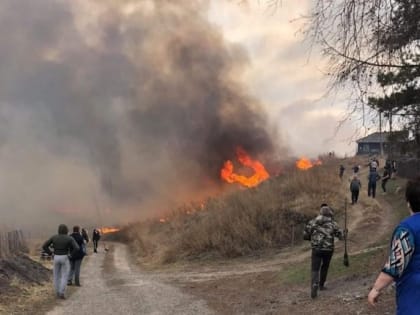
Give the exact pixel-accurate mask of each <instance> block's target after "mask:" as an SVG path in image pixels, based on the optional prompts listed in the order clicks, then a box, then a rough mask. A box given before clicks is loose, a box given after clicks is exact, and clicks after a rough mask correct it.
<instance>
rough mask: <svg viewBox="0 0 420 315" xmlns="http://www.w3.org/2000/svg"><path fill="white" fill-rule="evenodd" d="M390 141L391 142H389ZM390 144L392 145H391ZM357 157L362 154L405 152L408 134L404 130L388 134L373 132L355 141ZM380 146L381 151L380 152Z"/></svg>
mask: <svg viewBox="0 0 420 315" xmlns="http://www.w3.org/2000/svg"><path fill="white" fill-rule="evenodd" d="M390 140H391V141H390ZM391 142H392V145H391ZM356 143H357V153H356V154H357V155H363V154H368V155H372V154H381V153H383V154H391V152H390V151H391V150H392V152H393V153H394V154H395V153H397V152H399V153H402V152H404V151H406V146H407V145H408V143H409V142H408V132H407V131H406V130H398V131H393V132H392V135H391V133H390V132H374V133H372V134H370V135H368V136H366V137H364V138H360V139H358V140H356ZM381 144H382V151H381Z"/></svg>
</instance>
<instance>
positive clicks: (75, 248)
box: [70, 237, 80, 256]
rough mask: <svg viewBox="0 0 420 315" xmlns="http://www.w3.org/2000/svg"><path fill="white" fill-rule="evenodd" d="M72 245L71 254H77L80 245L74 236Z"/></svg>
mask: <svg viewBox="0 0 420 315" xmlns="http://www.w3.org/2000/svg"><path fill="white" fill-rule="evenodd" d="M70 246H71V247H72V249H73V250H72V251H71V254H70V255H71V256H75V255H76V254H77V252H78V251H79V250H80V247H79V245H78V244H77V243H76V241H75V240H74V238H73V237H71V244H70Z"/></svg>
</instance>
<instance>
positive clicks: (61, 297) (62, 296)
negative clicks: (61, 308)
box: [58, 294, 66, 300]
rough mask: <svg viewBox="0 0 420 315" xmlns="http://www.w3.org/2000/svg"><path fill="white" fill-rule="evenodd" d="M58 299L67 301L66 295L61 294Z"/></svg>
mask: <svg viewBox="0 0 420 315" xmlns="http://www.w3.org/2000/svg"><path fill="white" fill-rule="evenodd" d="M58 298H59V299H62V300H65V299H66V296H65V295H64V294H59V295H58Z"/></svg>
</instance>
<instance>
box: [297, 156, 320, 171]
mask: <svg viewBox="0 0 420 315" xmlns="http://www.w3.org/2000/svg"><path fill="white" fill-rule="evenodd" d="M321 164H322V162H321V160H319V159H318V160H316V161H314V162H311V161H310V160H309V159H307V158H305V157H302V158H300V159H299V160H297V161H296V167H297V168H298V169H300V170H303V171H306V170H308V169H310V168H312V167H314V166H315V165H321Z"/></svg>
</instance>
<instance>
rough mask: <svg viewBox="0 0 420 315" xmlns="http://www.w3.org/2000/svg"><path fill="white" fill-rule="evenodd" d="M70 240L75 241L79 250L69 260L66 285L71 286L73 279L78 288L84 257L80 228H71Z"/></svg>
mask: <svg viewBox="0 0 420 315" xmlns="http://www.w3.org/2000/svg"><path fill="white" fill-rule="evenodd" d="M70 236H71V237H72V238H74V240H75V241H76V243H77V245H79V250H78V251H77V252H76V253H75V254H74V255H72V257H71V259H70V272H69V276H68V279H67V285H73V278H74V284H75V285H76V286H78V287H80V267H81V265H82V260H83V257H85V252H84V248H86V247H84V245H85V244H84V242H85V240H84V239H83V236H82V235H81V234H80V227H79V226H77V225H76V226H74V227H73V233H72V234H70Z"/></svg>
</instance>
